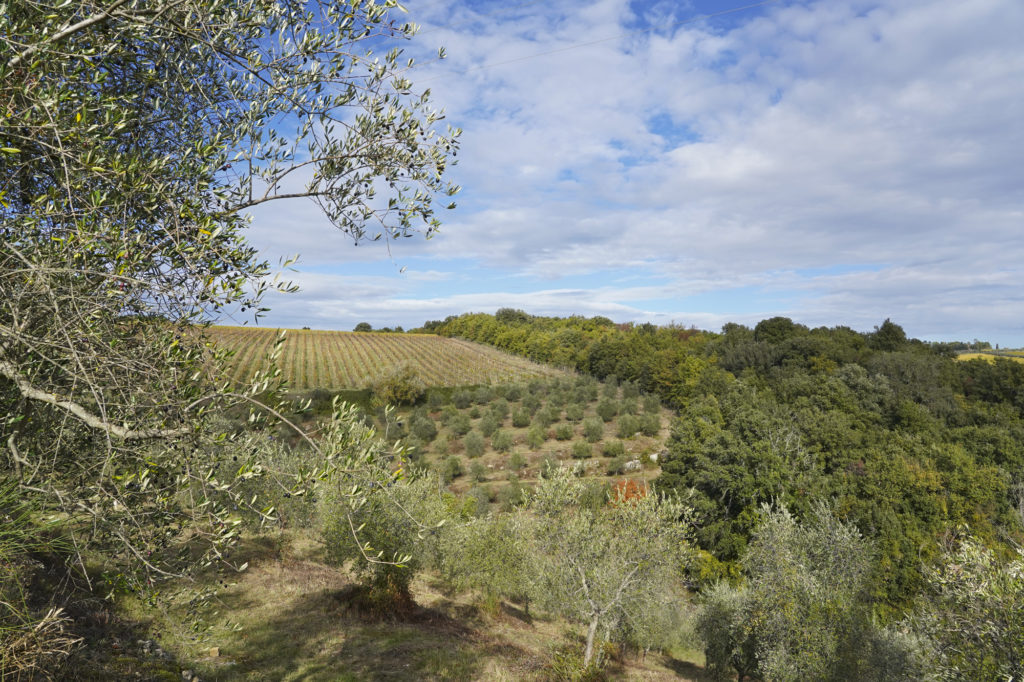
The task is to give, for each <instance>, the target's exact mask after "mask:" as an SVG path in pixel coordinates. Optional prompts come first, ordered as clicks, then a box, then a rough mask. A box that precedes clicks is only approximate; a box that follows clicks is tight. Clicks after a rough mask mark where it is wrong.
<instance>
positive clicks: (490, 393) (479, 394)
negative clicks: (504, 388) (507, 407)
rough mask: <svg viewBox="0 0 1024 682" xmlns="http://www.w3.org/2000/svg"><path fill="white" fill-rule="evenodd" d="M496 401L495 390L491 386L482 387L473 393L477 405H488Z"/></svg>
mask: <svg viewBox="0 0 1024 682" xmlns="http://www.w3.org/2000/svg"><path fill="white" fill-rule="evenodd" d="M492 400H494V389H493V388H491V387H490V386H481V387H480V388H478V389H476V391H474V392H473V402H475V403H476V404H477V405H486V404H487V403H489V402H491V401H492Z"/></svg>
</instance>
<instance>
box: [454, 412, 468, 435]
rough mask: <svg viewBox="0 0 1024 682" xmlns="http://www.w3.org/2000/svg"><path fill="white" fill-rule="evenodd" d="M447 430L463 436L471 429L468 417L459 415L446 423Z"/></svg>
mask: <svg viewBox="0 0 1024 682" xmlns="http://www.w3.org/2000/svg"><path fill="white" fill-rule="evenodd" d="M448 428H449V429H451V430H452V433H457V434H459V435H460V436H465V435H466V434H467V433H469V432H470V430H471V429H472V428H473V423H472V422H471V421H470V420H469V415H466V414H460V415H459V416H457V417H453V418H452V419H451V421H449V422H448Z"/></svg>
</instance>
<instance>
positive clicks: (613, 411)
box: [595, 398, 619, 422]
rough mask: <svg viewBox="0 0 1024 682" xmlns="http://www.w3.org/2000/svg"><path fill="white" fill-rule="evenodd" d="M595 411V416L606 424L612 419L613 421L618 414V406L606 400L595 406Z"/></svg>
mask: <svg viewBox="0 0 1024 682" xmlns="http://www.w3.org/2000/svg"><path fill="white" fill-rule="evenodd" d="M595 410H596V412H597V416H599V417H600V418H601V419H603V420H604V421H606V422H610V421H611V420H612V419H615V415H617V414H618V413H619V406H618V404H616V403H615V401H613V400H608V399H607V398H606V399H604V400H602V401H601V402H599V403H598V404H597V408H595Z"/></svg>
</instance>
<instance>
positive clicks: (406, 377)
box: [372, 364, 427, 405]
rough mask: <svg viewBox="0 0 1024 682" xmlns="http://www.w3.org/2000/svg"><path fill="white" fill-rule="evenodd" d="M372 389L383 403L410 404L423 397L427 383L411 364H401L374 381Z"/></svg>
mask: <svg viewBox="0 0 1024 682" xmlns="http://www.w3.org/2000/svg"><path fill="white" fill-rule="evenodd" d="M372 390H373V395H374V397H375V398H377V400H379V401H380V402H382V403H383V404H385V405H412V404H413V403H415V402H416V401H417V400H419V399H420V398H422V397H423V395H424V393H426V391H427V385H426V384H425V383H424V381H423V379H421V378H420V377H419V375H418V374H417V373H416V370H415V369H413V368H412V366H411V365H407V364H403V365H399V366H398V367H396V368H394V369H393V370H391V371H390V372H388V373H386V374H384V375H383V376H381V377H380V378H378V379H377V380H376V381H374V382H373V386H372Z"/></svg>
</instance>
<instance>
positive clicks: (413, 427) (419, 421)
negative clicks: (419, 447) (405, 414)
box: [409, 417, 437, 443]
mask: <svg viewBox="0 0 1024 682" xmlns="http://www.w3.org/2000/svg"><path fill="white" fill-rule="evenodd" d="M409 432H410V433H412V435H413V436H415V437H416V438H418V439H419V440H420V441H422V442H424V443H429V442H431V441H432V440H434V439H435V438H437V426H436V425H435V424H434V420H433V419H431V418H430V417H416V418H414V419H413V420H412V422H411V423H410V424H409Z"/></svg>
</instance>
